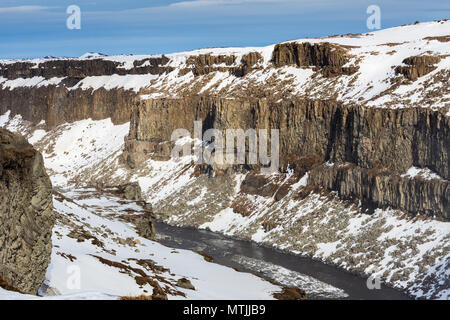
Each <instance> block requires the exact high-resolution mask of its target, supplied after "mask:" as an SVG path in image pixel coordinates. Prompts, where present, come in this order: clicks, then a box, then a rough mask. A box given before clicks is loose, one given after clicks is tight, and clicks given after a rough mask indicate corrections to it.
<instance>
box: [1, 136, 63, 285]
mask: <svg viewBox="0 0 450 320" xmlns="http://www.w3.org/2000/svg"><path fill="white" fill-rule="evenodd" d="M54 220H55V217H54V213H53V200H52V185H51V183H50V179H49V177H48V176H47V173H46V171H45V168H44V163H43V159H42V156H41V155H40V153H39V152H37V151H36V150H34V149H33V147H32V146H31V145H30V144H28V143H27V142H26V140H25V139H24V138H22V137H20V136H18V135H15V134H12V133H10V132H8V131H6V130H4V129H0V278H1V279H3V281H4V282H5V283H7V284H8V285H9V286H10V287H13V288H16V289H17V290H19V291H21V292H25V293H31V294H36V293H37V291H38V289H39V287H40V286H41V284H42V282H43V281H44V279H45V273H46V270H47V266H48V264H49V262H50V254H51V251H52V242H51V236H52V228H53V225H54Z"/></svg>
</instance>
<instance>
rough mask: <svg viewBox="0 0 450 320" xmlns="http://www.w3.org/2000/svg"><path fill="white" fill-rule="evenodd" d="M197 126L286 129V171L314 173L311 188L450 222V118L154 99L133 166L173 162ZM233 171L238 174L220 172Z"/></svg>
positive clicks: (146, 104)
mask: <svg viewBox="0 0 450 320" xmlns="http://www.w3.org/2000/svg"><path fill="white" fill-rule="evenodd" d="M194 120H201V121H202V123H203V130H207V129H210V128H216V129H219V130H225V129H235V128H241V129H243V130H247V129H250V128H266V129H279V130H280V167H281V168H280V170H281V172H287V170H294V171H295V172H297V173H300V174H301V175H303V174H305V173H306V172H308V171H311V174H310V180H309V183H310V184H311V185H314V186H316V187H319V188H325V189H328V190H335V191H338V192H339V193H340V194H341V195H342V197H344V198H353V199H360V200H362V201H363V202H367V203H371V204H373V205H374V206H375V207H388V206H390V207H394V208H398V209H403V210H406V211H408V212H412V213H422V214H427V215H431V216H441V217H444V218H448V217H449V213H450V212H449V206H448V203H449V201H450V189H449V186H450V183H449V179H450V173H449V168H450V158H449V152H450V140H449V139H448V136H449V128H450V118H449V117H447V116H446V115H445V114H443V113H442V112H439V111H432V110H428V109H421V108H407V109H395V110H392V109H375V108H367V107H364V106H344V105H342V104H340V103H338V102H336V101H330V100H328V101H322V100H285V101H283V102H279V103H277V102H273V101H270V100H268V99H222V98H218V97H205V96H203V97H199V96H195V97H186V98H183V99H164V100H146V101H142V102H140V103H139V105H138V106H136V107H135V108H134V109H133V112H132V117H131V126H130V134H129V135H128V137H127V138H126V143H125V153H124V158H125V160H126V161H127V163H128V164H129V165H130V166H131V167H135V166H136V164H137V163H139V161H141V162H142V161H145V160H146V159H148V158H149V157H151V158H153V159H162V160H164V159H165V160H168V159H169V158H170V152H171V150H172V147H173V145H172V143H171V142H170V139H171V133H172V132H173V131H174V130H176V129H178V128H186V129H187V130H189V131H190V132H191V133H193V132H194V128H193V125H194ZM224 136H225V135H224ZM330 164H331V165H330ZM244 167H245V168H247V169H257V168H256V167H255V166H251V165H244ZM411 167H417V168H428V169H430V170H432V171H433V172H435V173H437V177H436V178H435V179H430V180H426V179H424V178H420V177H415V178H411V177H401V176H402V175H405V174H406V172H407V171H408V169H409V168H411ZM333 168H334V170H333ZM213 169H214V168H213ZM229 169H230V170H231V171H233V170H235V169H236V168H235V167H231V166H230V168H224V167H223V166H222V167H221V168H220V170H221V171H223V170H229Z"/></svg>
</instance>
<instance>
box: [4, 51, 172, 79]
mask: <svg viewBox="0 0 450 320" xmlns="http://www.w3.org/2000/svg"><path fill="white" fill-rule="evenodd" d="M168 61H169V59H168V58H167V57H165V56H164V55H163V56H162V57H161V58H148V59H143V60H137V61H135V62H134V67H133V68H130V69H125V68H121V64H120V63H119V62H116V61H110V60H104V59H88V60H81V59H80V60H77V59H60V60H50V61H45V62H42V63H40V64H39V65H37V66H35V65H34V64H33V63H30V62H16V63H12V64H5V65H2V64H0V76H3V77H4V78H7V79H16V78H31V77H37V76H40V77H44V78H45V79H50V78H52V77H69V78H75V79H81V78H85V77H90V76H104V75H112V74H119V75H125V74H149V73H150V74H162V73H164V72H167V71H170V70H169V69H167V68H165V67H164V65H165V64H166V63H167V62H168ZM145 62H148V63H146V64H145V65H144V63H145Z"/></svg>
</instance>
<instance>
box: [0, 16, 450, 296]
mask: <svg viewBox="0 0 450 320" xmlns="http://www.w3.org/2000/svg"><path fill="white" fill-rule="evenodd" d="M449 28H450V21H436V22H430V23H424V24H417V25H410V26H402V27H398V28H392V29H389V30H381V31H377V32H373V33H366V34H359V35H343V36H331V37H327V38H315V39H298V40H294V41H289V42H285V43H280V44H275V45H270V46H267V47H252V48H211V49H201V50H195V51H191V52H181V53H174V54H168V55H148V56H132V55H129V56H127V55H123V56H102V57H98V56H95V57H93V58H92V57H81V58H74V59H66V58H49V59H32V60H24V61H0V126H6V127H8V128H10V129H11V130H15V131H18V132H21V133H23V134H25V135H26V137H27V138H29V139H30V141H32V142H33V144H34V145H35V146H36V147H37V148H38V149H39V150H40V151H42V154H43V155H44V157H45V161H46V165H47V167H48V170H49V172H50V173H51V176H52V179H53V181H54V183H55V184H57V185H59V186H62V187H67V186H69V187H71V186H85V185H86V184H90V185H96V183H97V182H98V183H103V184H104V185H126V184H127V183H129V182H136V181H137V182H138V183H139V185H140V187H141V188H142V193H143V198H144V199H145V200H146V201H148V202H151V203H152V204H153V207H154V208H155V214H156V215H158V216H160V217H161V218H162V219H164V220H165V221H167V222H170V223H174V224H179V225H189V226H195V227H208V228H211V229H212V230H215V231H219V232H223V233H226V234H230V235H231V234H232V235H236V236H239V237H243V238H248V239H252V240H255V241H260V242H264V243H267V244H270V245H279V246H282V248H288V249H289V250H293V251H295V252H300V253H302V254H306V255H310V256H314V257H315V258H323V259H325V260H326V261H327V262H330V263H338V264H340V265H342V266H343V267H345V268H349V269H351V270H353V271H355V270H356V271H358V272H365V273H366V274H369V273H371V272H372V271H373V270H371V269H370V268H371V267H370V266H371V265H375V264H377V265H378V267H379V268H380V269H381V270H384V271H385V274H384V275H383V277H384V278H385V279H387V280H388V281H390V283H395V284H396V285H397V286H399V287H402V288H404V287H405V285H406V284H407V283H408V281H410V282H414V283H416V284H419V286H420V290H425V289H424V283H427V286H428V284H433V285H429V287H430V288H431V287H433V288H434V289H430V288H428V289H426V290H428V291H427V292H431V291H433V290H435V288H436V286H438V287H439V288H440V287H442V285H441V284H439V283H441V282H440V279H438V278H436V279H434V278H433V279H431V278H430V279H429V278H427V279H425V278H424V277H423V275H424V274H425V273H424V272H423V270H422V269H423V268H429V270H433V268H435V267H436V268H437V267H440V266H442V265H444V266H445V264H447V265H448V262H446V261H448V252H450V251H449V248H448V237H449V235H448V231H447V230H448V227H447V225H446V223H448V222H442V225H441V224H440V223H441V222H438V221H439V220H444V221H448V219H449V200H450V194H449V192H450V187H449V180H450V173H449V168H450V163H449V161H450V160H449V152H450V145H449V143H450V141H449V139H448V136H449V125H450V123H449V122H450V105H449V97H450V85H449V82H448V79H449V77H450V46H449V45H448V43H449V42H448V39H449V37H448V30H449ZM88 118H90V119H91V120H89V119H88ZM108 118H109V119H110V120H108ZM42 120H43V121H45V123H44V122H42ZM194 121H201V123H202V126H203V128H202V129H203V132H204V131H206V130H207V129H210V128H215V129H219V130H220V131H222V132H223V131H225V130H226V129H243V130H244V131H245V130H247V129H279V130H280V137H279V138H280V152H279V155H280V169H279V171H278V173H277V174H275V175H270V176H267V175H262V174H260V166H259V165H255V164H251V163H249V161H247V162H246V163H245V164H243V165H228V164H224V165H217V164H213V165H211V166H210V165H204V164H202V165H196V164H195V163H193V161H192V160H193V159H192V158H190V157H185V158H183V159H180V160H179V161H178V160H177V161H174V160H173V159H171V151H172V149H173V147H174V142H173V141H171V134H172V132H173V131H174V130H175V129H179V128H184V129H187V130H188V131H190V132H191V133H193V131H194V130H193V129H194ZM190 147H193V145H192V144H191V145H190ZM246 151H248V150H246ZM361 217H363V218H361ZM408 219H411V220H408ZM362 220H364V221H365V222H364V223H368V224H369V226H367V225H363V224H362V222H361V221H362ZM330 221H331V222H330ZM397 221H398V225H401V226H404V228H403V227H402V229H401V230H399V229H398V228H397V227H398V226H397V225H396V223H397ZM423 221H426V222H423ZM328 222H330V223H331V224H328ZM144 224H145V225H146V226H147V227H149V224H148V223H147V222H145V221H144ZM316 224H320V225H321V226H317V225H316ZM322 224H324V225H322ZM355 225H356V226H357V227H355ZM428 226H430V228H431V229H433V230H434V231H433V232H431V231H428V229H427V228H428ZM431 229H430V230H431ZM390 230H394V231H395V232H394V231H393V232H392V234H390V237H391V239H390V240H392V241H390V242H389V241H388V242H385V241H384V240H377V239H378V237H380V239H383V238H382V237H381V235H383V234H389V232H390ZM411 230H419V231H418V232H417V233H414V234H411V233H410V232H413V231H411ZM148 231H149V234H150V235H151V234H152V231H151V228H150V229H148ZM430 234H433V235H430ZM375 235H377V236H376V237H375ZM399 235H400V236H399ZM338 242H339V245H341V247H339V248H338V247H337V245H338ZM355 243H357V245H355ZM374 243H375V245H374ZM411 243H417V248H416V247H414V250H412V251H408V252H409V253H408V254H409V255H410V257H411V256H413V258H414V259H413V260H411V259H412V258H411V259H410V260H408V259H409V258H408V259H407V257H403V256H402V254H401V250H400V249H398V248H405V246H406V247H408V246H413V245H412V244H411ZM410 244H411V245H410ZM333 246H335V247H333ZM420 246H423V247H422V248H420ZM426 246H427V247H426ZM424 247H426V248H431V249H429V250H428V249H426V248H425V249H424ZM374 248H375V249H374ZM388 249H389V250H390V251H389V250H388ZM351 253H354V254H355V255H357V257H355V256H353V255H352V254H351ZM391 253H392V254H391ZM361 254H364V255H367V257H366V259H362V258H361ZM446 259H447V260H446ZM363 260H364V261H363ZM336 261H338V262H336ZM386 261H389V263H390V262H392V263H394V264H395V265H396V266H398V268H397V269H392V268H390V267H389V268H388V267H387V265H383V263H384V262H386ZM404 261H409V263H410V264H411V267H410V268H409V267H405V266H404ZM446 268H447V269H448V267H444V268H441V269H440V270H441V271H442V270H444V271H442V272H445V269H446ZM407 269H408V270H407ZM409 269H414V270H413V271H411V270H409ZM436 270H437V269H436ZM441 271H439V270H438V271H436V272H441ZM436 272H432V271H430V272H429V277H433V275H434V274H436ZM436 290H437V289H436ZM438 291H439V292H440V294H441V293H442V292H443V291H442V290H440V289H439V290H437V291H436V292H438ZM430 294H431V293H430ZM432 294H435V293H432Z"/></svg>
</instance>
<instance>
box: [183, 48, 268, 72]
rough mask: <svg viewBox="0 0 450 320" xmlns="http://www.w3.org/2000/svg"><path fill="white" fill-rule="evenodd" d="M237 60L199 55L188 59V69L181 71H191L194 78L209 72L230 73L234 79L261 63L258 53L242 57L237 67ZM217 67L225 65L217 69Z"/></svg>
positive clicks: (232, 57) (233, 57) (224, 56)
mask: <svg viewBox="0 0 450 320" xmlns="http://www.w3.org/2000/svg"><path fill="white" fill-rule="evenodd" d="M236 60H237V58H236V57H235V56H234V55H218V56H215V55H210V54H201V55H198V56H192V57H189V58H188V60H187V65H188V66H190V67H189V68H188V69H185V70H183V71H182V73H187V72H188V71H192V73H193V74H194V75H195V76H199V75H205V74H208V73H210V72H215V71H221V72H226V71H228V72H230V73H231V74H233V75H235V76H236V77H243V76H244V75H246V74H247V73H249V72H250V71H252V70H253V69H254V66H255V65H256V64H257V63H258V62H261V61H262V56H261V55H260V54H259V52H250V53H248V54H246V55H244V56H243V57H242V59H241V62H240V64H239V65H236ZM218 65H225V66H221V67H219V66H218Z"/></svg>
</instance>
